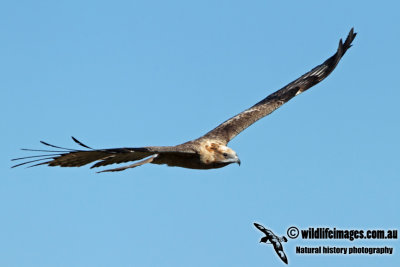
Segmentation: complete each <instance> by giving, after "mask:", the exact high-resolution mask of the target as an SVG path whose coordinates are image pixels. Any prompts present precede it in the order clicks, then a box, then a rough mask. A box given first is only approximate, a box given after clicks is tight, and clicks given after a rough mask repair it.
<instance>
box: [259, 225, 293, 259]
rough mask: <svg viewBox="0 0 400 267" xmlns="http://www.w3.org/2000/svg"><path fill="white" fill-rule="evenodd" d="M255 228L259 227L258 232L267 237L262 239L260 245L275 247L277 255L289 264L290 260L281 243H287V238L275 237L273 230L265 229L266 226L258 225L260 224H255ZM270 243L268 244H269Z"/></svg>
mask: <svg viewBox="0 0 400 267" xmlns="http://www.w3.org/2000/svg"><path fill="white" fill-rule="evenodd" d="M254 225H255V227H257V229H258V230H260V231H261V232H263V233H264V234H265V236H264V237H263V238H261V240H260V243H266V244H272V245H273V246H274V249H275V251H276V253H277V254H278V256H279V258H281V260H282V261H283V262H284V263H286V264H288V259H287V257H286V254H285V252H283V246H282V243H281V242H287V238H286V237H284V236H282V237H278V236H277V235H275V234H274V233H273V232H272V231H271V230H269V229H267V228H265V227H264V226H262V225H260V224H258V223H254ZM268 241H269V242H270V243H267V242H268Z"/></svg>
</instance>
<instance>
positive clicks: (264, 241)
mask: <svg viewBox="0 0 400 267" xmlns="http://www.w3.org/2000/svg"><path fill="white" fill-rule="evenodd" d="M267 241H268V237H266V236H264V237H263V238H261V239H260V243H267Z"/></svg>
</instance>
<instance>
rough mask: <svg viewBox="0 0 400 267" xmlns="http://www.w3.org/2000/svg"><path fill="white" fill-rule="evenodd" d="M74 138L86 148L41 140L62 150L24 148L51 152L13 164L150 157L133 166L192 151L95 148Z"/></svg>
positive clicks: (71, 164)
mask: <svg viewBox="0 0 400 267" xmlns="http://www.w3.org/2000/svg"><path fill="white" fill-rule="evenodd" d="M72 139H73V140H74V141H75V142H76V143H77V144H79V145H80V146H82V147H84V148H85V150H81V149H69V148H64V147H59V146H55V145H51V144H49V143H46V142H43V141H41V143H42V144H44V145H46V146H50V147H52V148H56V149H61V150H36V149H23V150H27V151H36V152H48V153H50V154H45V155H35V156H28V157H22V158H16V159H13V161H17V160H24V162H22V163H19V164H17V165H14V166H12V168H14V167H18V166H21V165H25V164H32V165H30V166H29V167H34V166H39V165H48V166H60V167H80V166H83V165H86V164H89V163H92V162H96V163H95V164H94V165H92V166H91V168H96V167H101V166H106V165H110V164H115V163H124V162H129V161H137V160H142V159H144V158H147V157H150V158H148V159H145V160H143V161H140V162H136V163H135V164H132V165H129V166H127V167H129V168H133V167H137V166H140V165H143V164H145V163H150V162H151V161H152V160H153V159H154V158H155V157H156V156H157V155H159V154H164V153H167V154H168V153H174V154H176V153H190V151H185V150H184V149H182V148H181V147H168V146H151V147H140V148H110V149H93V148H91V147H89V146H87V145H84V144H83V143H81V142H80V141H78V140H77V139H75V138H74V137H72ZM127 167H121V168H116V169H112V170H107V171H121V170H125V169H127Z"/></svg>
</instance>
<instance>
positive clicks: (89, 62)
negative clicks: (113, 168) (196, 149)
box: [0, 0, 400, 267]
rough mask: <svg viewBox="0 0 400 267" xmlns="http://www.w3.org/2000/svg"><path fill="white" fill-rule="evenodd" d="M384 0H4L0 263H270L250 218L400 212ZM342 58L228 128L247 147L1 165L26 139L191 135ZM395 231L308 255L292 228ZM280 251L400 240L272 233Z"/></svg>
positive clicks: (398, 39)
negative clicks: (132, 160)
mask: <svg viewBox="0 0 400 267" xmlns="http://www.w3.org/2000/svg"><path fill="white" fill-rule="evenodd" d="M399 8H400V6H399V4H398V3H397V2H396V1H380V2H379V4H378V3H366V2H363V1H341V0H339V1H332V2H330V3H326V2H324V3H322V2H321V1H301V2H300V1H298V2H290V3H289V2H287V1H174V0H172V1H159V0H157V1H156V0H154V1H3V2H2V3H1V4H0V58H1V64H0V72H1V77H2V78H1V79H0V88H1V92H2V97H1V98H0V101H1V102H0V104H1V105H0V111H1V114H2V121H3V123H2V125H3V127H2V138H1V140H2V141H1V142H2V143H1V147H2V151H3V152H2V153H1V155H0V159H1V160H0V164H1V173H2V174H1V179H0V212H1V219H0V265H1V266H193V267H195V266H283V263H282V262H281V261H280V260H279V258H278V257H277V256H276V255H275V253H274V251H273V249H272V247H271V246H270V245H261V244H259V243H258V241H259V239H260V238H261V236H262V234H261V232H259V231H258V230H257V229H255V228H254V226H253V222H259V223H261V224H263V225H264V226H265V227H267V228H270V229H272V230H273V231H274V232H275V233H276V234H278V235H285V234H286V230H287V228H288V227H290V226H293V225H294V226H297V227H299V228H308V227H313V226H314V227H318V226H325V227H331V228H333V227H336V228H343V229H398V228H400V227H399V222H400V215H399V212H398V203H399V200H400V197H399V193H398V189H399V185H400V182H399V178H400V177H399V176H400V164H399V150H400V142H399V136H400V123H399V114H400V112H399V106H398V99H399V97H400V93H399V86H398V76H399V73H398V71H399V67H398V62H400V54H399V50H398V48H399V47H400V27H399V26H400V25H399V20H398V10H399ZM353 26H354V27H355V31H356V32H358V36H357V38H356V40H355V41H354V46H353V47H352V48H351V49H350V50H349V51H348V53H346V55H345V56H344V58H343V60H342V61H341V62H340V64H339V66H338V68H337V69H336V70H335V71H334V72H333V73H332V74H331V76H329V77H328V78H327V79H326V80H324V81H323V82H322V83H321V84H319V85H317V86H316V87H315V88H312V89H311V90H310V91H307V92H306V93H304V94H302V95H300V96H298V97H296V98H295V99H293V100H292V101H291V102H289V103H288V104H286V105H284V106H283V107H282V108H280V109H279V110H277V111H276V112H274V113H273V114H272V115H270V116H268V117H267V118H264V119H262V120H261V121H259V122H258V123H256V124H255V125H253V126H251V127H250V128H248V129H247V130H246V131H244V132H242V133H241V134H240V135H239V136H237V137H236V138H235V139H234V140H233V141H232V142H231V143H229V146H230V147H232V148H233V149H234V150H235V151H237V153H238V155H239V157H240V158H241V161H242V165H241V166H240V167H239V166H237V165H232V166H228V167H225V168H222V169H217V170H209V171H198V170H186V169H180V168H168V167H165V166H154V165H146V166H143V167H140V168H136V169H132V170H128V171H125V172H121V173H109V174H107V173H106V174H96V173H95V172H94V171H93V170H90V169H89V168H88V167H83V168H49V167H37V168H31V169H25V168H18V169H10V166H11V165H12V163H11V162H10V159H11V158H13V157H19V156H24V155H26V153H24V152H23V151H19V148H23V147H29V148H42V146H41V145H40V143H39V140H45V141H48V142H50V143H54V144H57V145H60V146H67V147H76V146H75V144H74V143H73V142H72V140H71V139H70V136H75V137H77V138H78V139H79V140H81V141H82V142H83V143H86V144H87V145H89V146H93V147H96V148H110V147H124V146H131V147H138V146H146V145H175V144H179V143H183V142H185V141H188V140H191V139H194V138H197V137H199V136H201V135H203V134H204V133H206V132H207V131H209V130H210V129H212V128H213V127H215V126H217V125H218V124H219V123H221V122H222V121H224V120H226V119H228V118H229V117H231V116H233V115H235V114H237V113H239V112H241V111H242V110H244V109H246V108H248V107H249V106H251V105H253V104H254V103H256V102H258V101H259V100H260V99H262V98H264V97H265V96H266V95H268V94H270V93H272V92H274V91H275V90H277V89H279V88H281V87H282V86H284V85H286V84H287V83H289V82H290V81H292V80H294V79H295V78H297V77H298V76H300V75H302V74H303V73H305V72H306V71H308V70H310V69H311V68H313V67H314V66H315V65H317V64H320V63H321V62H323V61H324V60H325V59H326V58H328V57H329V56H331V55H332V54H333V53H334V52H335V50H336V48H337V44H338V41H339V39H340V38H345V37H346V36H347V33H348V31H349V30H350V28H351V27H353ZM317 244H318V245H319V244H327V245H330V246H335V245H337V246H353V245H354V246H369V247H376V246H390V247H394V252H395V254H394V255H391V256H389V255H383V256H370V255H355V256H353V255H346V256H339V255H333V256H326V255H318V256H315V255H314V256H310V255H308V256H307V255H298V254H296V253H295V247H296V246H299V245H301V246H314V245H317ZM284 247H285V251H286V254H287V256H288V258H289V264H290V265H291V266H338V265H340V266H355V265H358V266H377V265H378V264H379V265H382V266H399V263H400V260H399V252H398V249H399V248H400V246H399V242H398V240H395V241H393V240H392V241H389V240H384V241H374V240H368V241H360V240H357V241H354V242H352V243H351V242H349V241H340V242H338V241H332V240H331V241H323V242H318V241H305V240H300V239H294V240H289V242H288V243H285V244H284Z"/></svg>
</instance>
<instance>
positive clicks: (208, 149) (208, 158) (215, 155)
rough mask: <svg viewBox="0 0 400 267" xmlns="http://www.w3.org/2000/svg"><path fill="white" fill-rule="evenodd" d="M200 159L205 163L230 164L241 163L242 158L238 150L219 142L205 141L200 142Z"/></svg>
mask: <svg viewBox="0 0 400 267" xmlns="http://www.w3.org/2000/svg"><path fill="white" fill-rule="evenodd" d="M199 154H200V161H201V162H202V163H203V164H223V165H228V164H231V163H237V164H239V165H240V159H239V157H238V156H237V154H236V152H235V151H234V150H233V149H231V148H229V147H227V146H225V145H223V144H220V143H217V142H212V141H208V140H207V141H204V142H202V143H201V144H200V151H199Z"/></svg>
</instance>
